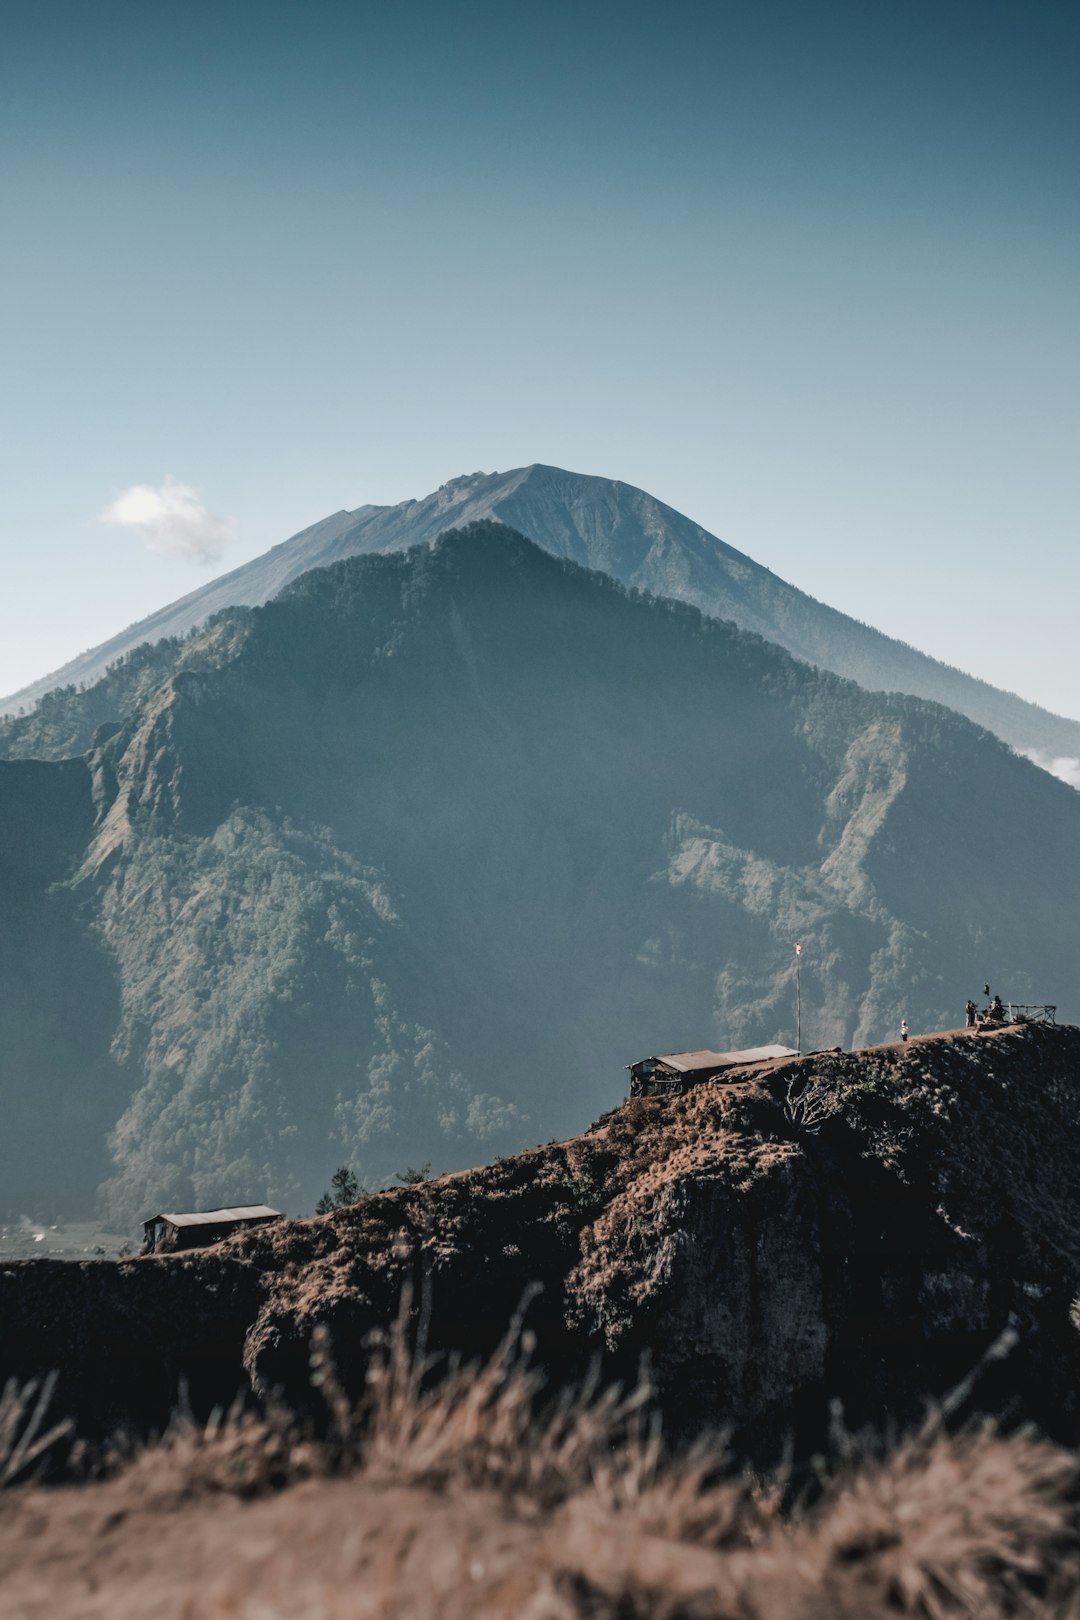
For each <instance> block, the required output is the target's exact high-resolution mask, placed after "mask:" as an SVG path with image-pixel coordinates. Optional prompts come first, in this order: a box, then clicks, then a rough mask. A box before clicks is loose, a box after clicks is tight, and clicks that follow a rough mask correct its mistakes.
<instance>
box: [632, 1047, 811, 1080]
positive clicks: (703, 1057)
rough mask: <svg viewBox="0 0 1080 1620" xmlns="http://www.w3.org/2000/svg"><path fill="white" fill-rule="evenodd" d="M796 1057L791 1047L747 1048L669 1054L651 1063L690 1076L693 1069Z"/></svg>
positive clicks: (730, 1066) (731, 1067)
mask: <svg viewBox="0 0 1080 1620" xmlns="http://www.w3.org/2000/svg"><path fill="white" fill-rule="evenodd" d="M797 1056H798V1053H797V1052H796V1051H795V1049H794V1047H792V1046H747V1047H745V1048H744V1049H743V1050H742V1051H738V1052H669V1053H668V1054H667V1055H666V1056H665V1057H659V1056H657V1057H654V1058H653V1059H652V1062H654V1063H662V1064H663V1065H664V1067H665V1068H667V1069H675V1070H676V1071H677V1073H679V1074H691V1073H693V1071H694V1070H695V1069H733V1068H735V1066H736V1065H737V1064H739V1063H767V1062H768V1061H769V1059H770V1058H785V1057H797Z"/></svg>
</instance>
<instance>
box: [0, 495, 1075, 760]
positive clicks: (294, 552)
mask: <svg viewBox="0 0 1080 1620" xmlns="http://www.w3.org/2000/svg"><path fill="white" fill-rule="evenodd" d="M483 519H493V520H496V521H498V522H500V523H504V524H507V525H508V526H509V527H511V528H513V529H516V530H518V531H520V532H521V533H522V534H525V535H527V536H528V537H529V538H530V539H531V540H533V541H534V542H535V543H536V544H537V545H539V546H541V547H543V548H544V549H545V550H546V551H550V552H552V553H553V554H554V555H555V556H557V557H565V558H567V559H569V560H570V561H571V562H577V563H581V564H582V565H583V566H585V567H587V568H594V569H600V570H602V571H603V572H605V573H608V574H611V575H612V577H613V578H615V579H618V580H620V581H622V583H623V584H626V585H634V586H637V587H638V588H640V589H643V590H648V591H650V592H652V593H653V594H655V595H658V596H667V597H672V598H674V599H675V600H677V601H683V602H689V603H691V604H692V605H693V606H695V607H698V608H700V609H701V610H702V612H703V613H708V614H711V615H713V616H714V617H717V618H722V619H731V620H732V621H733V622H734V623H735V624H737V625H739V626H740V627H741V628H742V629H745V630H753V631H755V632H756V633H757V634H758V635H761V636H764V637H765V638H766V640H769V641H775V642H776V643H777V644H778V645H779V646H781V647H784V648H785V649H786V650H787V651H788V652H790V653H792V654H794V656H795V657H796V658H801V659H804V660H806V661H807V662H808V663H812V664H815V665H817V666H819V667H820V668H822V669H828V670H831V671H833V672H834V673H835V674H839V675H843V676H845V677H847V678H848V679H850V680H854V681H858V682H859V684H860V685H861V686H865V687H867V688H868V689H870V690H872V691H889V692H906V693H910V694H913V695H915V696H917V697H924V698H928V699H930V700H931V701H933V702H936V703H944V704H945V705H946V706H947V707H949V708H952V709H956V710H957V711H958V712H959V713H961V714H965V715H967V716H968V717H969V718H970V719H972V720H975V721H976V722H977V723H978V724H979V725H982V726H985V727H986V728H987V729H988V730H989V731H993V732H994V733H995V734H996V735H997V736H999V737H1002V738H1004V740H1005V741H1006V742H1008V743H1010V744H1011V745H1012V746H1013V747H1014V748H1017V749H1019V750H1020V751H1021V752H1032V753H1035V754H1037V755H1039V756H1040V757H1050V758H1054V757H1080V722H1078V721H1075V720H1068V719H1065V718H1063V717H1061V716H1059V715H1054V714H1050V713H1049V712H1048V711H1046V710H1045V709H1041V708H1039V707H1038V706H1037V705H1035V704H1033V703H1027V702H1025V701H1024V700H1023V699H1022V698H1019V697H1016V696H1015V695H1013V694H1012V693H1008V692H1002V691H999V690H998V689H997V688H995V687H992V686H990V685H988V684H987V683H986V682H985V681H980V680H976V679H975V678H974V677H972V676H970V675H965V674H963V673H962V672H961V671H960V670H957V669H952V668H950V667H949V666H948V665H946V664H942V663H939V662H938V661H937V660H936V659H933V658H929V657H927V656H926V655H925V654H924V653H920V652H917V651H916V650H915V648H913V647H909V646H907V645H905V644H904V643H903V642H900V641H896V640H893V639H892V638H891V637H889V636H885V635H882V634H881V633H880V631H877V630H873V629H871V628H870V626H869V625H865V624H861V623H859V622H858V621H857V620H855V619H851V618H849V617H847V615H846V614H843V613H838V612H837V611H836V610H835V609H833V608H830V607H827V606H825V604H824V603H821V602H818V601H815V600H814V598H813V597H810V596H807V595H805V594H804V592H802V591H799V590H797V589H796V588H795V587H794V586H792V585H788V584H786V583H785V582H784V581H783V580H782V579H779V578H778V577H777V576H776V575H775V574H773V573H771V572H770V570H769V569H767V568H763V567H761V565H760V564H758V563H755V562H754V561H753V560H752V559H751V558H749V557H746V556H744V555H743V554H742V553H741V552H739V551H736V550H735V549H734V548H733V547H731V546H728V545H726V544H725V543H724V542H723V541H722V540H718V539H717V538H716V537H715V536H714V535H711V534H709V533H707V531H706V530H705V529H703V528H701V526H700V525H699V524H697V523H694V522H692V521H691V520H690V519H689V518H686V517H683V516H682V515H681V514H680V513H679V512H676V511H674V510H673V509H672V508H671V507H670V506H665V505H664V503H663V502H662V501H658V500H656V499H655V498H654V497H653V496H651V495H647V494H646V493H645V492H644V491H643V490H640V489H635V488H634V487H633V486H632V485H629V484H622V483H617V482H612V481H611V480H609V479H606V478H593V477H587V476H584V475H582V474H579V473H571V472H564V471H562V470H561V469H559V468H557V467H544V466H532V467H524V468H518V469H517V470H515V471H513V472H509V473H493V474H490V475H488V474H483V473H474V474H472V475H471V476H470V477H465V478H456V479H454V480H452V481H451V482H450V483H448V484H444V485H443V487H442V488H441V489H439V490H437V491H436V492H435V493H434V494H432V495H428V496H427V497H425V499H423V500H420V501H405V502H403V503H402V504H401V505H400V506H390V507H381V506H364V507H360V508H359V509H358V510H357V511H355V512H337V513H335V514H334V515H333V516H332V517H328V518H325V519H324V520H323V521H322V522H320V523H316V524H314V525H313V526H312V527H311V528H309V529H305V530H303V531H302V533H300V534H298V535H295V536H294V537H293V538H292V539H291V540H287V541H285V542H284V543H283V544H282V545H279V546H275V547H274V548H273V550H271V551H268V552H267V553H265V555H264V556H262V557H258V558H256V559H255V560H254V561H253V562H250V563H246V564H244V565H243V567H241V568H237V569H234V570H233V572H232V573H229V574H225V575H223V576H222V577H221V578H220V579H215V580H212V581H211V582H210V583H209V584H208V585H204V586H202V587H201V588H200V589H199V590H197V591H193V592H191V593H190V595H188V596H185V597H182V598H181V599H180V601H178V602H174V603H173V604H172V605H171V606H169V607H166V608H163V609H162V610H161V611H160V612H158V613H156V614H154V615H152V616H151V617H150V618H149V619H144V620H142V621H141V622H140V623H138V624H134V625H131V626H130V627H129V628H128V629H127V630H125V631H123V632H122V633H121V634H120V635H118V636H114V637H113V638H112V639H111V640H110V641H108V642H105V643H104V644H103V645H102V646H100V647H97V648H94V649H93V650H92V651H90V652H86V653H83V654H81V655H80V657H78V658H76V659H73V660H72V661H71V662H70V663H69V664H66V665H65V666H64V667H63V668H62V669H60V670H57V671H56V672H55V673H54V674H52V675H49V676H46V677H44V678H43V679H42V680H40V681H36V682H34V683H33V684H32V685H31V686H28V687H25V688H24V689H23V690H22V691H20V692H16V693H14V694H13V695H12V696H11V697H10V698H8V699H6V700H4V701H3V702H2V703H0V713H3V712H5V711H7V712H15V711H17V710H19V709H28V708H32V707H33V706H34V705H35V704H37V703H38V702H39V701H40V700H41V699H42V698H43V697H44V696H45V694H46V693H48V692H49V691H51V690H53V689H55V688H56V687H68V686H76V687H77V686H79V685H83V684H88V683H90V684H92V683H94V682H96V681H98V680H99V679H100V678H101V676H102V675H104V673H105V671H106V669H107V668H108V666H109V665H112V664H115V663H116V662H117V660H119V659H122V658H125V657H128V656H129V655H130V654H131V653H132V652H133V651H134V649H135V648H137V647H139V646H140V645H141V644H142V643H144V642H148V641H149V642H157V641H160V640H162V639H164V638H176V637H183V636H186V635H187V634H188V633H189V632H190V631H191V630H192V629H195V628H197V627H198V626H200V625H202V624H204V623H205V622H206V620H207V619H208V618H209V617H210V616H211V615H212V614H214V613H216V612H219V611H220V610H221V609H223V608H226V607H231V606H236V605H248V606H252V605H257V604H259V603H263V602H266V601H268V600H269V599H270V598H271V597H273V596H275V595H277V593H278V592H279V591H280V590H281V589H282V588H283V587H284V586H285V585H287V584H289V583H290V582H291V581H293V580H294V579H297V578H298V577H299V576H300V575H302V574H304V573H306V572H307V571H308V570H309V569H312V568H318V567H323V566H325V565H327V564H329V563H333V562H337V561H340V560H341V559H342V558H345V557H352V556H357V555H362V554H369V553H383V552H390V551H399V550H404V549H406V548H408V547H410V546H413V545H417V544H421V543H429V542H430V541H432V540H434V539H435V538H436V537H437V536H438V535H439V534H441V533H442V532H443V531H444V530H446V529H449V528H454V527H461V526H463V525H466V524H468V523H472V522H476V521H480V520H483ZM115 718H120V716H119V715H117V716H116V717H115ZM79 736H80V739H82V736H83V734H82V733H80V734H79ZM36 746H40V739H39V738H37V736H36V734H35V733H34V732H33V731H32V729H30V730H19V729H16V730H15V731H14V732H12V731H11V730H10V729H9V732H8V735H7V737H6V739H5V738H3V737H2V736H0V748H2V749H3V752H4V753H6V754H8V755H11V754H12V753H16V752H17V753H25V752H32V751H33V748H34V747H36Z"/></svg>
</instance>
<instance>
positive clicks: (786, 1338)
mask: <svg viewBox="0 0 1080 1620" xmlns="http://www.w3.org/2000/svg"><path fill="white" fill-rule="evenodd" d="M1078 1076H1080V1031H1078V1030H1076V1029H1074V1028H1070V1029H1065V1028H1059V1029H1047V1028H1043V1027H1038V1026H1028V1027H1026V1028H1016V1029H1010V1030H1006V1031H1004V1032H1002V1033H1000V1034H991V1035H970V1034H965V1033H956V1034H950V1035H944V1036H938V1037H926V1038H923V1039H916V1040H914V1041H912V1042H910V1043H909V1044H908V1045H906V1046H901V1045H900V1043H896V1044H894V1045H887V1046H884V1047H878V1048H873V1049H870V1050H866V1051H861V1052H854V1053H844V1054H839V1053H837V1054H834V1053H820V1054H813V1055H810V1056H808V1057H804V1058H802V1059H801V1060H788V1061H781V1062H773V1063H769V1064H758V1065H748V1066H746V1067H744V1068H742V1069H740V1070H738V1071H735V1072H733V1073H732V1074H730V1075H727V1076H725V1077H723V1078H722V1079H717V1080H713V1081H708V1082H705V1083H702V1084H700V1085H698V1086H696V1087H695V1088H693V1089H692V1090H691V1091H689V1092H688V1093H687V1094H686V1095H685V1096H684V1097H681V1098H677V1099H664V1098H653V1099H635V1100H632V1101H630V1102H627V1103H624V1104H622V1105H621V1106H620V1107H618V1108H616V1109H614V1110H612V1111H610V1112H609V1113H607V1114H606V1115H605V1116H604V1117H603V1118H602V1119H600V1120H599V1121H598V1122H597V1123H596V1124H594V1125H593V1126H591V1127H590V1128H589V1130H588V1131H586V1132H585V1133H584V1134H583V1135H582V1136H580V1137H577V1138H574V1139H571V1140H568V1141H565V1142H560V1143H552V1144H550V1145H548V1146H546V1147H541V1148H536V1149H533V1150H531V1151H529V1152H526V1153H523V1154H521V1155H518V1156H516V1157H513V1158H508V1159H505V1160H501V1161H499V1162H498V1163H496V1164H493V1165H490V1166H487V1167H486V1168H483V1169H478V1170H473V1171H466V1172H461V1173H458V1174H455V1175H445V1176H442V1177H440V1178H438V1179H436V1180H434V1181H432V1182H429V1183H426V1184H422V1185H420V1186H415V1187H407V1188H397V1189H394V1190H391V1191H388V1192H385V1193H381V1194H377V1195H375V1196H372V1197H367V1198H364V1199H362V1200H361V1201H360V1202H359V1203H357V1204H356V1205H354V1206H351V1207H349V1208H346V1209H343V1210H340V1211H337V1212H335V1213H334V1214H332V1215H329V1216H327V1217H324V1218H320V1219H317V1220H314V1221H306V1222H291V1223H282V1224H280V1225H278V1226H269V1227H263V1228H261V1229H258V1230H255V1231H251V1232H248V1233H246V1234H242V1235H240V1236H237V1237H235V1238H233V1239H230V1240H229V1241H227V1242H225V1243H224V1244H221V1245H219V1246H217V1247H216V1248H214V1249H209V1250H206V1251H203V1252H201V1253H200V1252H195V1253H190V1254H186V1255H177V1256H154V1257H147V1258H145V1259H140V1260H134V1261H130V1262H127V1263H125V1264H119V1265H117V1264H114V1263H111V1262H83V1263H81V1264H74V1265H73V1264H70V1263H69V1264H65V1263H63V1262H57V1261H47V1260H40V1261H39V1260H34V1261H20V1262H16V1263H14V1264H12V1265H9V1266H8V1267H5V1268H4V1270H3V1272H2V1273H0V1376H2V1377H4V1378H7V1377H16V1378H26V1377H29V1376H31V1375H32V1374H34V1373H36V1372H38V1371H39V1370H40V1369H41V1368H42V1367H45V1366H55V1367H57V1368H58V1370H59V1373H60V1378H61V1384H60V1396H59V1402H60V1404H62V1406H63V1409H64V1410H65V1411H66V1412H67V1413H68V1414H69V1415H71V1416H72V1417H74V1418H75V1420H76V1424H77V1428H78V1430H79V1431H80V1432H81V1433H82V1434H83V1435H84V1436H86V1438H88V1439H101V1438H103V1437H104V1436H106V1435H107V1434H108V1433H109V1432H110V1431H111V1429H112V1428H113V1427H114V1426H115V1425H118V1424H123V1425H129V1426H131V1427H132V1428H133V1429H134V1430H135V1431H136V1432H138V1431H140V1430H141V1431H143V1432H145V1431H146V1430H147V1429H150V1428H159V1429H160V1427H161V1425H162V1424H163V1422H164V1421H165V1419H166V1418H167V1416H168V1412H169V1409H170V1406H171V1403H172V1402H173V1401H174V1400H175V1397H176V1389H177V1383H178V1380H179V1379H180V1378H181V1377H187V1378H189V1379H190V1380H191V1390H192V1398H193V1400H194V1401H195V1402H196V1404H197V1405H198V1406H202V1407H203V1408H204V1409H205V1408H208V1407H209V1406H210V1405H211V1404H213V1403H214V1402H215V1401H219V1402H220V1401H224V1402H227V1401H228V1400H230V1399H231V1398H232V1396H233V1395H234V1394H235V1392H236V1390H237V1388H238V1387H239V1386H240V1385H242V1383H243V1380H244V1377H245V1374H246V1375H247V1376H248V1377H249V1378H250V1379H251V1381H252V1383H253V1384H254V1386H255V1388H256V1389H257V1390H261V1391H262V1392H264V1393H266V1392H269V1391H271V1390H274V1389H277V1390H281V1391H282V1392H283V1393H284V1395H285V1397H286V1398H287V1399H288V1400H289V1401H290V1402H291V1403H293V1404H294V1405H296V1406H299V1407H303V1406H304V1405H305V1404H307V1403H309V1402H310V1401H311V1399H312V1395H311V1386H310V1364H309V1348H310V1345H311V1341H312V1335H313V1333H314V1330H315V1329H316V1327H318V1326H320V1325H321V1326H324V1327H326V1328H329V1330H330V1333H331V1336H332V1339H333V1343H334V1345H335V1347H336V1353H337V1359H338V1362H339V1366H340V1369H341V1373H342V1375H343V1377H344V1378H345V1379H346V1380H347V1381H349V1382H350V1383H351V1384H352V1385H353V1388H354V1389H355V1387H356V1382H357V1381H358V1380H360V1379H362V1376H363V1368H364V1364H365V1360H366V1352H365V1345H367V1344H368V1343H369V1337H368V1336H369V1335H370V1333H371V1331H372V1330H373V1329H382V1328H385V1327H386V1326H387V1325H388V1323H389V1322H390V1321H391V1319H392V1318H393V1316H394V1314H395V1312H396V1310H397V1307H398V1302H399V1299H400V1298H401V1295H402V1292H403V1290H404V1289H405V1288H406V1286H408V1285H410V1284H412V1285H416V1284H419V1283H420V1281H421V1279H425V1281H424V1284H423V1286H424V1291H425V1293H426V1295H427V1298H426V1301H425V1307H426V1310H425V1314H426V1318H427V1321H426V1331H427V1342H428V1345H429V1348H431V1349H433V1350H441V1351H448V1350H452V1351H457V1352H461V1353H464V1354H466V1355H477V1356H486V1355H490V1354H491V1353H492V1352H493V1351H494V1349H495V1347H496V1346H497V1344H498V1343H499V1340H500V1339H501V1338H502V1336H503V1334H504V1333H505V1332H506V1329H507V1326H508V1324H509V1322H510V1319H511V1317H512V1316H513V1314H514V1312H515V1311H516V1310H517V1308H518V1306H519V1305H520V1303H521V1301H522V1298H523V1295H524V1294H525V1291H526V1289H527V1288H528V1287H529V1285H530V1284H539V1285H540V1292H539V1293H538V1295H536V1297H534V1298H533V1300H532V1303H531V1304H530V1305H529V1309H528V1323H529V1326H530V1327H531V1329H532V1330H533V1331H534V1332H535V1333H536V1335H537V1340H538V1353H539V1358H540V1361H541V1363H542V1364H543V1365H544V1366H545V1367H546V1368H547V1370H548V1372H549V1375H550V1376H551V1378H552V1380H553V1382H555V1383H556V1384H558V1383H559V1382H561V1381H564V1380H566V1379H569V1378H573V1377H575V1376H579V1375H581V1374H582V1373H583V1372H584V1370H585V1369H586V1368H587V1366H588V1365H589V1363H590V1361H591V1360H592V1358H593V1357H595V1356H597V1355H601V1356H603V1357H605V1358H607V1367H606V1372H607V1374H608V1375H610V1376H620V1377H629V1378H631V1379H632V1377H633V1374H634V1371H635V1369H636V1368H637V1366H638V1365H639V1362H640V1358H641V1357H642V1356H643V1355H648V1357H649V1359H650V1363H651V1369H652V1376H653V1378H654V1380H655V1382H656V1385H657V1388H658V1392H659V1397H660V1401H661V1405H662V1406H663V1407H664V1408H665V1409H666V1418H667V1421H668V1424H669V1428H671V1429H674V1431H675V1432H676V1433H678V1432H680V1431H681V1432H682V1433H683V1434H693V1433H695V1432H697V1431H698V1430H699V1429H700V1427H701V1426H703V1425H704V1426H707V1427H712V1428H722V1429H726V1430H727V1431H728V1432H729V1433H731V1434H732V1436H733V1439H734V1443H735V1446H736V1449H737V1451H738V1452H741V1453H742V1454H743V1455H746V1456H755V1457H756V1459H757V1460H759V1461H760V1460H768V1459H770V1457H775V1456H776V1455H778V1454H779V1452H780V1450H781V1448H782V1446H783V1444H784V1442H785V1439H788V1438H794V1439H795V1440H796V1442H797V1445H798V1447H799V1449H800V1450H804V1451H805V1450H806V1449H813V1448H814V1447H815V1446H816V1445H817V1444H818V1443H820V1441H821V1439H822V1430H823V1426H824V1424H825V1421H826V1419H827V1413H828V1402H829V1400H830V1399H832V1398H834V1397H839V1398H840V1399H842V1400H843V1401H844V1403H845V1410H846V1415H847V1418H848V1420H849V1421H850V1422H851V1423H853V1424H856V1425H858V1424H861V1423H863V1422H864V1421H865V1422H868V1423H870V1424H872V1425H874V1426H880V1425H882V1424H884V1423H885V1422H886V1421H890V1422H893V1423H899V1424H904V1423H906V1422H908V1421H911V1420H915V1421H917V1420H918V1419H919V1418H920V1417H921V1416H922V1414H923V1411H924V1408H923V1404H922V1403H923V1401H924V1400H925V1398H926V1397H927V1396H933V1395H941V1394H943V1393H944V1392H945V1391H946V1390H949V1389H950V1388H952V1387H953V1386H954V1385H955V1384H956V1383H957V1381H958V1380H961V1379H963V1378H964V1377H965V1376H966V1375H967V1374H968V1373H970V1372H971V1370H972V1369H973V1368H974V1367H975V1366H976V1365H977V1364H978V1362H979V1361H980V1359H981V1357H982V1356H983V1354H984V1353H985V1352H986V1351H987V1350H988V1349H989V1348H990V1347H991V1346H992V1345H993V1344H994V1343H995V1341H996V1340H997V1339H998V1337H999V1335H1000V1334H1001V1333H1002V1332H1003V1331H1004V1330H1006V1329H1008V1330H1010V1333H1011V1336H1012V1338H1013V1341H1014V1348H1013V1352H1012V1354H1011V1355H1010V1357H1009V1358H1008V1360H1007V1361H1004V1362H999V1363H998V1364H997V1365H996V1366H995V1367H991V1368H989V1369H986V1370H985V1371H984V1374H983V1377H982V1380H981V1382H980V1383H979V1385H978V1386H977V1388H976V1391H975V1400H976V1404H977V1405H978V1406H982V1408H983V1409H984V1410H995V1409H997V1410H1004V1411H1008V1412H1009V1413H1010V1415H1011V1417H1012V1418H1013V1419H1014V1420H1015V1418H1017V1417H1018V1416H1027V1417H1030V1418H1033V1419H1035V1420H1036V1421H1037V1422H1038V1423H1039V1424H1040V1425H1041V1426H1042V1427H1043V1429H1044V1430H1046V1431H1048V1432H1050V1433H1052V1434H1053V1435H1054V1436H1055V1437H1056V1438H1058V1439H1060V1440H1064V1441H1069V1442H1074V1441H1075V1440H1076V1438H1077V1435H1078V1433H1080V1400H1078V1397H1077V1376H1076V1375H1077V1362H1078V1353H1080V1341H1078V1338H1077V1327H1076V1314H1075V1305H1074V1300H1075V1295H1076V1277H1077V1267H1078V1266H1080V1193H1078V1189H1080V1145H1078V1143H1080V1138H1078V1136H1077V1132H1076V1129H1075V1124H1076V1118H1077V1111H1078V1108H1080V1083H1078ZM414 1299H415V1302H416V1303H417V1304H418V1305H419V1304H420V1302H421V1297H420V1295H419V1294H417V1295H414Z"/></svg>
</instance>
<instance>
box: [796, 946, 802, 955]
mask: <svg viewBox="0 0 1080 1620" xmlns="http://www.w3.org/2000/svg"><path fill="white" fill-rule="evenodd" d="M795 955H796V956H801V955H802V946H801V945H796V947H795Z"/></svg>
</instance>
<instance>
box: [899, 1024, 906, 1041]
mask: <svg viewBox="0 0 1080 1620" xmlns="http://www.w3.org/2000/svg"><path fill="white" fill-rule="evenodd" d="M900 1039H901V1040H902V1041H906V1040H907V1019H906V1018H901V1020H900Z"/></svg>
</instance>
